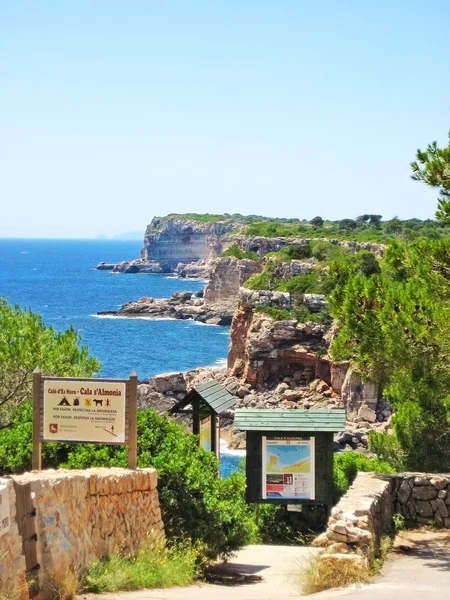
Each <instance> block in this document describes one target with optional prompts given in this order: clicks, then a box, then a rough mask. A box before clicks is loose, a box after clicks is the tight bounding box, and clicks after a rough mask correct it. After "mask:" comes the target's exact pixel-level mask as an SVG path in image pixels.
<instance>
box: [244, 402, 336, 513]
mask: <svg viewBox="0 0 450 600" xmlns="http://www.w3.org/2000/svg"><path fill="white" fill-rule="evenodd" d="M234 427H235V429H238V430H241V431H246V436H247V459H246V477H247V489H246V500H247V502H255V503H271V504H287V505H288V506H290V507H291V508H290V510H293V509H292V507H293V506H295V504H326V505H330V504H331V502H332V494H333V432H336V431H343V430H344V429H345V410H343V409H331V410H326V409H318V410H314V409H310V410H301V409H297V410H288V409H252V408H247V409H245V408H242V409H237V410H236V411H235V417H234Z"/></svg>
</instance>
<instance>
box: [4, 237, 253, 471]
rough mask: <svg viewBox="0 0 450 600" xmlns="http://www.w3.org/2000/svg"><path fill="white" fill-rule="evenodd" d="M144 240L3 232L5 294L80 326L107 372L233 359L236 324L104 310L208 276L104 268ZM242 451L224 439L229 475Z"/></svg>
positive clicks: (56, 321) (47, 316)
mask: <svg viewBox="0 0 450 600" xmlns="http://www.w3.org/2000/svg"><path fill="white" fill-rule="evenodd" d="M141 248H142V242H139V241H117V240H56V239H48V240H46V239H0V297H3V298H5V299H6V300H7V301H8V302H9V303H10V304H12V305H16V304H18V305H20V306H21V307H22V308H26V309H28V308H30V309H32V310H33V311H34V312H37V313H40V315H41V316H42V319H43V321H44V323H45V324H46V325H51V326H52V327H53V328H54V329H55V330H57V331H64V330H66V329H67V328H68V327H70V326H73V327H74V328H75V329H76V330H77V331H78V333H79V335H80V338H81V342H82V344H83V345H85V346H87V347H88V348H89V352H90V354H91V355H92V356H95V357H96V358H97V359H98V360H99V361H100V362H101V364H102V367H101V370H100V372H99V375H100V376H102V377H112V378H124V377H128V376H129V375H130V373H131V371H132V370H133V369H134V370H135V371H136V372H137V374H138V378H139V379H140V380H142V379H145V378H147V377H151V376H153V375H156V374H157V373H166V372H169V371H186V370H189V369H194V368H196V367H203V366H213V367H220V366H225V364H226V356H227V351H228V344H229V341H230V332H229V328H228V327H219V326H217V325H205V324H201V323H198V322H196V321H191V320H189V321H181V320H175V319H164V320H155V319H146V318H133V319H129V318H121V317H108V316H98V315H97V313H98V312H101V311H115V310H117V309H118V308H120V306H121V305H122V304H124V303H125V302H129V301H131V300H138V299H139V298H142V297H144V296H151V297H153V298H166V297H169V296H170V295H171V294H173V293H174V292H179V291H191V292H192V293H196V292H198V291H200V290H201V289H202V288H203V287H204V286H205V285H206V283H207V282H206V281H199V280H183V279H178V278H176V277H174V276H170V275H169V276H168V275H154V274H143V273H130V274H123V273H112V272H111V271H97V270H96V268H95V267H96V265H97V264H98V263H100V262H102V261H104V262H106V263H117V262H120V261H123V260H133V259H135V258H138V257H139V255H140V251H141ZM241 454H242V453H233V452H232V451H229V452H228V451H227V448H226V447H225V446H224V445H222V457H223V459H222V465H221V472H222V476H224V477H226V476H228V475H229V473H230V472H232V471H234V470H235V469H236V467H237V464H238V462H239V460H240V458H241Z"/></svg>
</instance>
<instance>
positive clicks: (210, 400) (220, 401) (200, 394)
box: [169, 380, 236, 458]
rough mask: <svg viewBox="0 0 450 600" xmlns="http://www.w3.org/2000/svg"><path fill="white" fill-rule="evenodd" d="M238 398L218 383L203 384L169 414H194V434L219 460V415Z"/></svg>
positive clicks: (189, 393)
mask: <svg viewBox="0 0 450 600" xmlns="http://www.w3.org/2000/svg"><path fill="white" fill-rule="evenodd" d="M235 401H236V398H235V397H234V396H232V395H231V394H230V392H229V391H228V390H227V389H226V388H225V387H224V386H223V385H221V384H220V383H217V381H214V380H211V381H207V382H206V383H202V385H199V386H197V387H195V388H193V389H192V390H190V391H189V392H188V393H187V394H186V396H185V397H184V398H183V399H182V400H180V401H179V402H177V403H176V404H175V406H173V407H172V408H171V409H170V411H169V414H176V413H181V414H192V433H195V434H198V435H199V436H200V445H201V446H202V448H204V449H205V450H209V451H211V452H214V454H215V455H216V456H217V458H219V450H220V446H219V439H220V423H219V415H220V414H221V413H223V412H224V411H225V410H228V409H229V408H231V407H232V406H234V403H235Z"/></svg>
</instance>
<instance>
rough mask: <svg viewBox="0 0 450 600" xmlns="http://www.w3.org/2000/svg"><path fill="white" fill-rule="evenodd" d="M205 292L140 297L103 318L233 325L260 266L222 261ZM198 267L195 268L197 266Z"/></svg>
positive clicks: (214, 264) (214, 265)
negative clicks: (245, 288)
mask: <svg viewBox="0 0 450 600" xmlns="http://www.w3.org/2000/svg"><path fill="white" fill-rule="evenodd" d="M210 264H211V265H212V269H211V278H210V280H209V283H208V285H207V286H206V288H205V290H204V293H202V294H194V293H193V292H176V293H174V294H172V296H171V297H170V298H162V299H154V298H149V297H147V298H140V299H139V300H137V301H132V302H127V303H126V304H123V305H122V306H121V308H120V309H119V310H118V311H106V312H101V313H98V314H99V315H115V316H119V315H120V316H125V317H141V318H142V317H147V318H153V319H193V320H194V321H199V322H201V323H207V324H208V325H231V320H232V318H233V314H234V312H235V310H236V308H237V304H238V292H239V289H240V286H241V285H242V284H243V283H244V282H245V281H246V280H247V279H248V278H249V277H250V276H251V275H253V274H254V273H259V272H260V271H261V266H260V264H259V263H257V262H255V261H252V260H247V259H238V258H234V257H226V258H218V259H216V260H215V261H212V262H211V263H210ZM193 266H194V265H191V267H193Z"/></svg>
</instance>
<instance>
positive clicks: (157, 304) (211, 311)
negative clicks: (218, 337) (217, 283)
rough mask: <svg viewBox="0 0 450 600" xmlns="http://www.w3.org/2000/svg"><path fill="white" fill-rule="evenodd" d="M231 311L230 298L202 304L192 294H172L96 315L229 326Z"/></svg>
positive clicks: (232, 302)
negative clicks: (176, 320) (227, 300)
mask: <svg viewBox="0 0 450 600" xmlns="http://www.w3.org/2000/svg"><path fill="white" fill-rule="evenodd" d="M235 308H236V305H235V302H234V299H231V300H230V301H229V302H226V301H220V302H216V303H214V302H210V303H206V302H205V300H204V299H203V298H199V297H198V296H197V295H196V294H194V293H193V292H175V293H174V294H172V296H170V298H160V299H155V298H149V297H147V298H140V299H139V300H136V301H132V302H127V303H125V304H123V305H122V306H121V307H120V309H119V310H118V311H103V312H99V313H97V314H98V315H100V316H106V315H107V316H121V317H129V318H141V319H142V318H147V319H183V320H186V319H192V320H194V321H199V322H200V323H207V324H208V325H231V320H232V318H233V313H234V310H235Z"/></svg>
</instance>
